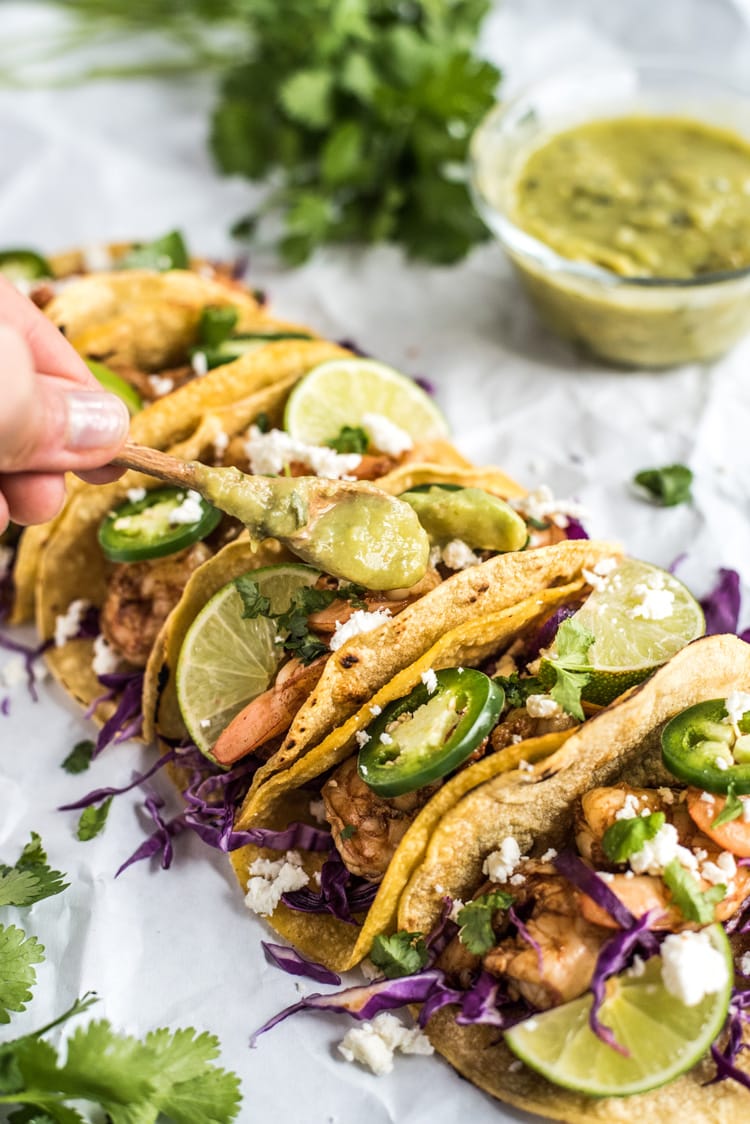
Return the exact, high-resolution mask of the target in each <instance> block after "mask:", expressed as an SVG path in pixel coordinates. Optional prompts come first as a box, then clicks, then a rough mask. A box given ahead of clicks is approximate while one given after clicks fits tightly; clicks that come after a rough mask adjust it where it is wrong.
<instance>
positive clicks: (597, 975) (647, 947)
mask: <svg viewBox="0 0 750 1124" xmlns="http://www.w3.org/2000/svg"><path fill="white" fill-rule="evenodd" d="M657 916H661V914H660V912H659V911H658V910H650V911H649V912H648V913H644V915H643V916H642V917H641V918H640V919H639V920H638V921H636V922H635V924H634V925H633V926H631V927H630V928H629V929H622V930H620V931H619V932H617V933H615V935H614V936H613V937H611V938H610V939H609V940H608V941H607V942H606V944H603V945H602V947H601V948H600V949H599V955H598V956H597V958H596V967H595V968H594V975H593V977H592V979H591V991H592V993H593V996H594V1002H593V1003H592V1004H591V1010H590V1011H589V1026H590V1027H591V1029H592V1030H593V1032H594V1034H595V1035H596V1036H597V1038H600V1039H601V1040H602V1042H605V1043H606V1044H607V1045H608V1046H611V1047H612V1048H613V1049H614V1050H617V1052H618V1053H619V1054H622V1055H623V1056H624V1057H626V1058H627V1057H629V1056H630V1052H629V1050H627V1049H626V1048H625V1047H624V1046H621V1045H620V1043H619V1042H618V1041H617V1040H616V1038H615V1036H614V1034H613V1032H612V1029H611V1027H608V1026H605V1024H604V1023H603V1022H602V1021H601V1020H600V1018H599V1009H600V1007H601V1005H602V1003H603V1002H604V998H605V995H606V983H607V980H608V979H609V978H610V976H616V975H617V974H618V972H622V971H624V969H625V968H627V967H628V965H629V964H631V963H632V960H633V957H634V956H635V954H636V953H638V954H639V955H641V956H642V957H643V959H644V960H645V959H648V957H650V956H654V955H656V953H658V951H659V938H658V937H657V935H656V933H654V932H652V931H651V929H650V926H651V925H652V923H653V922H654V920H655V919H656V917H657Z"/></svg>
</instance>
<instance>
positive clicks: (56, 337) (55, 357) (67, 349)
mask: <svg viewBox="0 0 750 1124" xmlns="http://www.w3.org/2000/svg"><path fill="white" fill-rule="evenodd" d="M0 324H8V325H10V326H11V327H13V328H15V329H16V331H18V332H20V334H21V335H22V336H23V338H24V339H25V340H26V343H27V344H28V346H29V348H30V350H31V354H32V356H33V358H34V366H35V367H36V369H37V370H38V371H47V372H48V373H49V374H50V375H58V376H60V377H61V378H64V379H67V380H68V382H75V383H78V384H79V385H80V386H82V387H88V388H89V389H90V390H96V389H97V387H98V386H99V384H98V383H97V381H96V379H95V378H94V376H93V375H92V374H91V371H89V369H88V367H87V366H86V364H85V363H84V361H83V359H82V358H81V356H80V355H79V354H78V352H77V351H76V350H75V348H74V347H72V346H71V345H70V344H69V343H68V341H67V340H66V339H65V336H64V335H63V334H62V332H61V331H60V329H59V328H56V327H55V325H54V324H53V323H52V321H51V320H49V319H48V318H47V317H46V316H45V315H44V313H43V312H40V311H39V309H38V308H37V307H36V305H35V304H34V302H33V301H30V300H29V299H28V297H25V296H23V294H22V293H19V291H18V289H16V287H15V285H13V284H11V282H10V281H8V280H7V278H5V277H0Z"/></svg>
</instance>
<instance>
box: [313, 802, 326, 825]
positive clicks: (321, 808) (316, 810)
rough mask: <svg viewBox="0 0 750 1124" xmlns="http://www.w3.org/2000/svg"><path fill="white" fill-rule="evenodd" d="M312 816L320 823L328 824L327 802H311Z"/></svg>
mask: <svg viewBox="0 0 750 1124" xmlns="http://www.w3.org/2000/svg"><path fill="white" fill-rule="evenodd" d="M310 815H311V816H312V818H313V819H314V820H317V821H318V823H325V822H326V804H325V800H311V801H310Z"/></svg>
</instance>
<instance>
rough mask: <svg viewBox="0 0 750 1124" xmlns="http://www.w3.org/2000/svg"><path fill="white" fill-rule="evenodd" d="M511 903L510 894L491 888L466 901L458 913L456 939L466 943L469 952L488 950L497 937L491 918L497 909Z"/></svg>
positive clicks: (478, 954)
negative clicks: (488, 891) (485, 892)
mask: <svg viewBox="0 0 750 1124" xmlns="http://www.w3.org/2000/svg"><path fill="white" fill-rule="evenodd" d="M512 903H513V896H512V894H506V893H505V892H504V891H503V890H491V891H490V893H488V894H482V895H481V897H478V898H474V900H473V901H471V902H467V903H466V905H465V906H464V907H463V908H462V909H461V910H460V911H459V914H458V924H459V925H460V926H461V927H460V929H459V931H458V939H459V940H460V941H461V943H462V944H465V945H466V947H467V948H468V950H469V952H473V953H475V954H476V955H477V956H483V955H484V953H485V952H489V950H490V949H491V948H492V946H493V945H494V944H495V943H496V939H497V938H496V937H495V933H494V930H493V928H492V918H493V916H494V914H495V912H496V911H497V910H498V909H507V908H508V907H509V906H510V905H511V904H512Z"/></svg>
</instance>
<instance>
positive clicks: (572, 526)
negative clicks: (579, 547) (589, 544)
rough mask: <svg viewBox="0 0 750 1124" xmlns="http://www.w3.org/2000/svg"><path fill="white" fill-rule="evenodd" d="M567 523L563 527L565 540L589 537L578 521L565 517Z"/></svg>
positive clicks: (570, 516)
mask: <svg viewBox="0 0 750 1124" xmlns="http://www.w3.org/2000/svg"><path fill="white" fill-rule="evenodd" d="M566 518H567V520H568V522H567V525H566V527H565V535H566V538H569V539H589V538H591V536H590V535H589V533H588V531H587V530H586V528H585V527H584V525H583V523H581V521H580V519H575V518H574V517H573V516H572V515H568V516H566Z"/></svg>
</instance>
